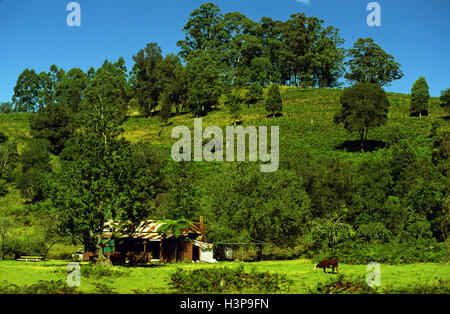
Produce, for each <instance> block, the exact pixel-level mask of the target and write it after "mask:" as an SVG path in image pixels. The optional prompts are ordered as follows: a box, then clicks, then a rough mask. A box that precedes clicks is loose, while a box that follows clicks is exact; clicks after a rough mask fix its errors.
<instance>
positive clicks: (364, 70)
mask: <svg viewBox="0 0 450 314" xmlns="http://www.w3.org/2000/svg"><path fill="white" fill-rule="evenodd" d="M347 58H350V60H348V61H347V62H345V65H347V66H348V67H349V72H347V73H346V75H345V78H346V79H347V80H349V81H351V82H368V83H373V84H378V85H380V86H384V85H389V84H390V83H391V82H392V81H394V80H399V79H401V78H402V77H403V72H402V71H401V70H400V64H399V63H398V62H395V61H394V57H393V56H391V55H390V54H388V53H386V52H385V51H384V50H383V49H382V48H381V47H380V46H379V45H377V44H376V43H375V42H374V41H373V39H372V38H365V39H363V38H360V39H358V40H357V41H356V43H355V44H354V45H353V48H352V49H349V50H348V52H347Z"/></svg>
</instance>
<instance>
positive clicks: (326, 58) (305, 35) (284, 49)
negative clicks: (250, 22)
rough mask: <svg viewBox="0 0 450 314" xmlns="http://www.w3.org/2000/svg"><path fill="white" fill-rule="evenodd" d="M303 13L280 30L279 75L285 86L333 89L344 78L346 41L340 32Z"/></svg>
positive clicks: (293, 16)
mask: <svg viewBox="0 0 450 314" xmlns="http://www.w3.org/2000/svg"><path fill="white" fill-rule="evenodd" d="M323 23H324V21H323V20H320V19H318V18H316V17H307V16H306V15H305V14H304V13H298V14H294V15H291V18H290V19H289V20H287V21H286V22H284V23H283V24H282V26H281V30H282V32H281V49H280V52H279V53H280V65H279V68H280V73H281V75H282V80H283V81H284V82H288V81H289V82H290V83H291V85H295V86H302V87H312V86H319V87H334V86H337V85H338V82H337V81H338V79H339V78H340V77H341V76H342V72H343V60H344V50H343V49H342V48H339V46H340V45H341V44H342V43H343V42H344V40H343V39H342V38H341V37H340V36H339V30H338V29H336V28H334V27H332V26H329V27H327V28H325V27H324V26H323Z"/></svg>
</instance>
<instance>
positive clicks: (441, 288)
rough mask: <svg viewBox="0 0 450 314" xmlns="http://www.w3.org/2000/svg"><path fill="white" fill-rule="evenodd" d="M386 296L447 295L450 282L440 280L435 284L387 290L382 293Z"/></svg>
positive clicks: (413, 285) (449, 290) (410, 285)
mask: <svg viewBox="0 0 450 314" xmlns="http://www.w3.org/2000/svg"><path fill="white" fill-rule="evenodd" d="M383 293H387V294H449V293H450V280H442V279H440V280H439V282H438V283H435V284H409V285H408V286H406V287H399V288H390V287H389V288H387V289H385V290H384V291H383Z"/></svg>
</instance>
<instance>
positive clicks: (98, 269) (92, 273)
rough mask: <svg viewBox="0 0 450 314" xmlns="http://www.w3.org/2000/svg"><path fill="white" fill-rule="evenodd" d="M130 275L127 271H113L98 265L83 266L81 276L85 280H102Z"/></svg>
mask: <svg viewBox="0 0 450 314" xmlns="http://www.w3.org/2000/svg"><path fill="white" fill-rule="evenodd" d="M126 275H128V273H127V272H125V271H120V270H118V269H113V268H109V267H105V266H102V265H97V264H90V265H82V266H81V276H82V277H83V278H93V279H100V278H104V277H121V276H126Z"/></svg>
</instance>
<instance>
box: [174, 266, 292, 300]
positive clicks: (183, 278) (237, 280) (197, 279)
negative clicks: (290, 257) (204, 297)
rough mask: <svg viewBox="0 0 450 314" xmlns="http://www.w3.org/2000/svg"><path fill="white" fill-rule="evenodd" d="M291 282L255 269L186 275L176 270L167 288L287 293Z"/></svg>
mask: <svg viewBox="0 0 450 314" xmlns="http://www.w3.org/2000/svg"><path fill="white" fill-rule="evenodd" d="M291 284H292V281H291V280H288V279H287V278H286V276H285V275H280V274H273V273H269V272H265V273H259V272H256V271H255V270H254V269H253V270H252V271H250V272H245V271H244V266H243V265H240V266H239V267H237V268H235V269H232V268H228V267H222V268H221V267H216V268H207V269H196V270H193V271H186V270H183V269H180V268H179V269H177V270H176V271H175V272H174V273H172V274H171V275H170V282H169V285H170V286H171V289H173V290H174V291H175V292H176V293H182V294H207V293H263V294H274V293H280V292H284V293H288V292H289V290H290V287H291Z"/></svg>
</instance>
